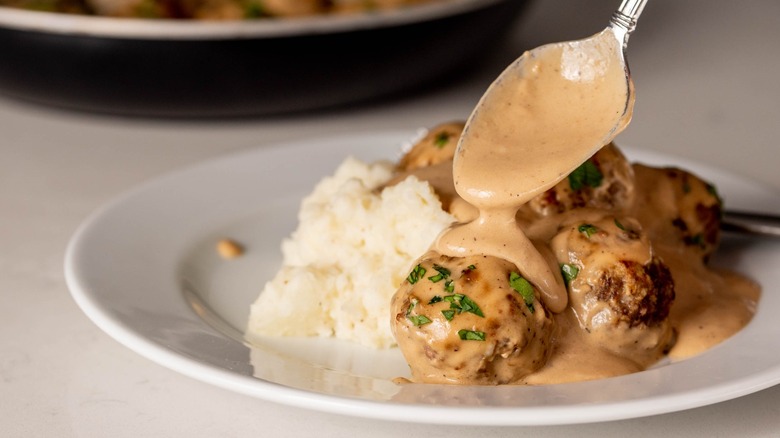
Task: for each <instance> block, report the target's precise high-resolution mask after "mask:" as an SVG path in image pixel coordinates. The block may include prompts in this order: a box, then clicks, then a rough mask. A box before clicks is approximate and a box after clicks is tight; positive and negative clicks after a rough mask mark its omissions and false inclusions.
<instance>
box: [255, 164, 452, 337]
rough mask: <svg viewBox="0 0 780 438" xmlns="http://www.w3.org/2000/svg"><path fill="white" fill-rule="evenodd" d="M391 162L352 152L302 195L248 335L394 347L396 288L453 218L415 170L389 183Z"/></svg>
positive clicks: (391, 170)
mask: <svg viewBox="0 0 780 438" xmlns="http://www.w3.org/2000/svg"><path fill="white" fill-rule="evenodd" d="M393 168H394V167H393V164H391V163H385V162H379V163H372V164H367V163H364V162H361V161H359V160H357V159H354V158H348V159H347V160H346V161H345V162H344V163H342V165H341V166H340V167H339V168H338V169H337V170H336V172H335V174H334V175H333V176H331V177H328V178H325V179H324V180H322V181H321V182H320V183H319V184H318V185H317V186H316V187H315V189H314V192H313V193H311V194H310V195H309V196H308V197H306V198H305V199H304V200H303V203H302V205H301V209H300V212H299V215H298V220H299V225H298V229H297V230H296V231H295V232H293V234H292V235H291V236H290V238H288V239H286V240H285V241H284V242H283V243H282V254H283V266H282V268H281V269H280V271H279V272H278V273H277V275H276V276H275V277H274V278H273V279H272V280H271V281H270V282H268V283H267V284H266V285H265V288H264V289H263V291H262V293H261V294H260V296H259V297H258V298H257V300H256V301H255V302H254V303H253V304H252V306H251V310H250V316H249V324H248V328H247V337H248V338H249V339H250V340H251V339H252V338H253V337H255V336H301V337H303V336H321V337H336V338H339V339H344V340H349V341H354V342H358V343H360V344H363V345H366V346H369V347H373V348H387V347H390V346H392V345H394V344H395V339H394V338H393V335H392V333H391V330H390V325H389V324H388V323H387V307H388V303H389V302H390V299H391V297H392V296H393V293H395V291H396V289H397V288H398V286H399V285H400V284H401V283H402V282H403V280H404V278H406V275H407V274H408V273H409V272H408V271H409V267H410V264H411V263H412V262H413V261H414V260H415V259H416V258H417V257H418V256H419V255H420V254H422V253H424V252H425V251H426V250H427V249H428V247H429V246H430V244H431V243H432V242H433V240H434V239H435V238H436V237H437V236H438V235H439V233H440V232H441V231H442V230H443V229H444V228H446V227H447V226H449V225H450V224H451V223H452V222H453V221H454V217H453V216H451V215H450V214H448V213H447V212H445V211H444V210H443V209H442V207H441V202H440V201H439V199H438V198H437V197H436V195H435V194H434V192H433V190H432V189H431V187H430V185H429V184H428V183H426V182H421V181H419V180H418V179H417V178H415V177H413V176H412V177H409V178H407V179H405V180H403V181H402V182H400V183H398V184H394V185H392V186H388V187H385V184H386V183H387V182H388V181H390V179H391V178H392V176H393Z"/></svg>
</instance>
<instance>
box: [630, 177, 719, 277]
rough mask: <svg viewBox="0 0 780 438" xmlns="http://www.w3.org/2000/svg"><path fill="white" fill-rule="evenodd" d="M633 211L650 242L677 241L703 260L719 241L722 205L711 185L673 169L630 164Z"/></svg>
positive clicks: (713, 250)
mask: <svg viewBox="0 0 780 438" xmlns="http://www.w3.org/2000/svg"><path fill="white" fill-rule="evenodd" d="M634 172H635V174H636V181H637V188H638V190H639V193H641V194H642V195H641V196H640V197H638V199H637V202H636V206H635V210H636V216H637V217H638V218H641V219H642V221H643V225H644V226H645V227H646V228H647V229H648V231H649V233H650V234H651V236H652V237H653V239H654V240H658V241H664V242H677V243H678V244H679V246H680V247H682V248H683V249H684V250H686V251H690V252H692V253H694V254H695V255H696V256H697V257H700V258H701V259H702V260H704V261H706V260H707V259H708V258H709V257H710V255H711V254H712V253H713V252H715V250H716V249H717V247H718V244H719V242H720V221H721V217H722V214H723V203H722V200H721V199H720V196H719V195H718V193H717V190H716V189H715V186H713V185H712V184H710V183H708V182H706V181H704V180H702V179H701V178H699V177H698V176H696V175H694V174H692V173H690V172H686V171H684V170H681V169H676V168H654V167H649V166H644V165H642V164H635V165H634Z"/></svg>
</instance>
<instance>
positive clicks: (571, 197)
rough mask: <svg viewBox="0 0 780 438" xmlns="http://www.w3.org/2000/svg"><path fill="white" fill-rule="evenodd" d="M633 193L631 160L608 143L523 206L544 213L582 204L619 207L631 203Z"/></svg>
mask: <svg viewBox="0 0 780 438" xmlns="http://www.w3.org/2000/svg"><path fill="white" fill-rule="evenodd" d="M633 196H634V172H633V169H632V168H631V163H629V162H628V160H626V157H625V156H623V153H622V152H620V150H619V149H618V148H617V147H616V146H615V145H614V144H612V143H610V144H608V145H606V146H604V147H603V148H601V149H600V150H599V151H598V152H596V154H594V155H593V156H592V157H591V158H590V159H588V160H587V161H586V162H585V163H583V164H582V165H581V166H580V167H579V168H577V169H576V170H575V171H574V172H572V173H571V174H570V175H569V176H568V177H567V178H566V179H564V180H563V181H561V182H559V183H558V184H557V185H555V187H553V188H551V189H550V190H548V191H546V192H544V193H542V194H541V195H539V196H537V197H536V198H534V199H532V200H531V201H530V202H529V203H528V204H526V205H525V206H524V207H523V209H527V210H531V211H533V212H535V213H536V214H539V215H543V216H547V215H550V214H558V213H563V212H565V211H568V210H571V209H574V208H581V207H592V208H602V209H607V210H621V209H624V208H626V207H627V206H629V205H630V204H631V202H632V200H633Z"/></svg>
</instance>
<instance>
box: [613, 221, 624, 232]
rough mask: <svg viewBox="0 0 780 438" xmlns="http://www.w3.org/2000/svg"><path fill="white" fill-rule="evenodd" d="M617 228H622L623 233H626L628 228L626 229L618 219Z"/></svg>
mask: <svg viewBox="0 0 780 438" xmlns="http://www.w3.org/2000/svg"><path fill="white" fill-rule="evenodd" d="M615 226H616V227H618V228H620V229H621V230H623V231H626V227H624V226H623V224H621V223H620V221H619V220H617V219H615Z"/></svg>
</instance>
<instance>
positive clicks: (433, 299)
mask: <svg viewBox="0 0 780 438" xmlns="http://www.w3.org/2000/svg"><path fill="white" fill-rule="evenodd" d="M439 301H441V297H440V296H439V295H434V296H433V298H431V300H430V301H428V304H436V303H438V302H439Z"/></svg>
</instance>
